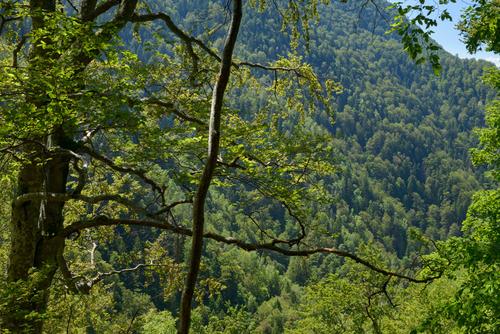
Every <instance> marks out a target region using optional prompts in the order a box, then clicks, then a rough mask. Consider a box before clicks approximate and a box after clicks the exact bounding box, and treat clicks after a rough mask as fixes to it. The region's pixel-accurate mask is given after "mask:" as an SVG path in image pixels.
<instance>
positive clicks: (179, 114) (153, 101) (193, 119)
mask: <svg viewBox="0 0 500 334" xmlns="http://www.w3.org/2000/svg"><path fill="white" fill-rule="evenodd" d="M141 102H142V103H147V104H152V105H157V106H161V107H163V108H165V109H167V110H168V111H169V112H171V113H173V114H174V115H176V116H177V117H179V118H180V119H182V120H185V121H188V122H192V123H196V124H199V125H202V126H203V127H207V124H206V123H205V122H203V121H202V120H200V119H198V118H196V117H192V116H189V115H186V114H185V113H183V112H182V111H180V110H178V109H176V108H175V106H174V104H173V103H172V102H166V101H162V100H160V99H156V98H148V99H144V100H141Z"/></svg>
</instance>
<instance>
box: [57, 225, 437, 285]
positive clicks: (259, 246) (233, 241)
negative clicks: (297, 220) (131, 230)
mask: <svg viewBox="0 0 500 334" xmlns="http://www.w3.org/2000/svg"><path fill="white" fill-rule="evenodd" d="M117 225H129V226H139V227H149V228H158V229H161V230H167V231H171V232H173V233H175V234H180V235H184V236H193V231H191V230H190V229H188V228H186V227H183V226H179V225H174V224H171V223H168V222H166V221H160V220H156V219H120V218H109V217H107V216H97V217H94V218H93V219H89V220H83V221H77V222H74V223H72V224H70V225H68V226H67V227H65V228H64V229H63V231H62V232H61V233H60V235H59V236H60V237H65V238H67V237H70V236H71V235H73V234H76V233H79V232H80V231H81V230H84V229H89V228H93V227H99V226H117ZM203 237H204V238H205V239H211V240H214V241H217V242H220V243H223V244H227V245H234V246H236V247H238V248H241V249H243V250H245V251H248V252H253V251H268V252H275V253H279V254H282V255H286V256H310V255H313V254H333V255H336V256H339V257H343V258H348V259H351V260H352V261H354V262H356V263H359V264H362V265H363V266H365V267H367V268H368V269H371V270H373V271H374V272H377V273H379V274H381V275H384V276H386V277H394V278H399V279H404V280H407V281H409V282H413V283H428V282H431V281H433V280H435V279H438V278H440V277H441V276H442V272H440V271H439V272H438V273H437V274H436V275H435V276H430V277H425V278H416V277H412V276H408V275H405V274H401V273H398V272H395V271H390V270H387V269H384V268H380V267H378V266H376V265H374V264H372V263H371V262H369V261H368V260H365V259H363V258H361V257H359V256H357V255H355V254H353V253H350V252H347V251H343V250H340V249H336V248H329V247H317V248H309V249H302V250H301V249H293V248H291V247H290V248H283V247H279V246H277V245H276V243H273V242H269V243H251V242H246V241H243V240H240V239H237V238H233V237H227V236H223V235H220V234H217V233H213V232H205V233H204V234H203Z"/></svg>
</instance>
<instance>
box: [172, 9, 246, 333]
mask: <svg viewBox="0 0 500 334" xmlns="http://www.w3.org/2000/svg"><path fill="white" fill-rule="evenodd" d="M241 17H242V1H241V0H233V13H232V20H231V26H230V28H229V32H228V34H227V37H226V41H225V44H224V50H223V54H222V60H221V66H220V71H219V76H218V78H217V82H216V84H215V87H214V91H213V95H212V105H211V109H210V124H209V129H208V157H207V162H206V163H205V167H204V169H203V174H202V176H201V179H200V183H199V185H198V191H197V192H196V195H195V198H194V202H193V237H192V239H191V259H190V263H189V272H188V274H187V277H186V283H185V284H184V291H183V292H182V298H181V307H180V315H179V329H178V333H180V334H187V333H189V327H190V323H191V304H192V300H193V295H194V290H195V286H196V280H197V278H198V272H199V270H200V262H201V253H202V250H203V229H204V225H205V200H206V197H207V194H208V189H209V188H210V183H211V182H212V178H213V174H214V170H215V167H216V166H217V158H218V155H219V146H220V130H221V129H220V124H221V116H222V105H223V100H224V93H225V90H226V87H227V84H228V82H229V76H230V74H231V66H232V57H233V51H234V46H235V44H236V38H237V37H238V32H239V29H240V22H241Z"/></svg>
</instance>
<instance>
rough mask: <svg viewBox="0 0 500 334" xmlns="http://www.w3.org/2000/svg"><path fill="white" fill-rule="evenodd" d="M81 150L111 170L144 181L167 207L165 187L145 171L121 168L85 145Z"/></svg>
mask: <svg viewBox="0 0 500 334" xmlns="http://www.w3.org/2000/svg"><path fill="white" fill-rule="evenodd" d="M79 149H80V151H82V152H84V153H87V154H88V155H90V156H91V157H92V158H94V159H96V160H99V161H100V162H102V163H104V164H105V165H107V166H108V167H109V168H111V169H113V170H115V171H117V172H120V173H124V174H132V175H135V176H137V177H139V178H140V179H141V180H142V181H144V182H145V183H146V184H148V185H149V186H150V187H151V189H153V191H157V192H158V193H159V194H160V195H161V202H162V206H165V205H166V204H165V189H164V188H163V187H161V186H160V185H159V184H157V183H156V182H155V181H153V180H152V179H151V178H149V177H148V176H146V171H145V170H142V169H136V168H131V167H123V166H119V165H117V164H115V162H114V161H113V160H111V159H110V158H108V157H106V156H104V155H101V154H99V153H97V152H96V151H94V150H93V149H91V148H89V147H87V146H85V145H81V146H80V148H79Z"/></svg>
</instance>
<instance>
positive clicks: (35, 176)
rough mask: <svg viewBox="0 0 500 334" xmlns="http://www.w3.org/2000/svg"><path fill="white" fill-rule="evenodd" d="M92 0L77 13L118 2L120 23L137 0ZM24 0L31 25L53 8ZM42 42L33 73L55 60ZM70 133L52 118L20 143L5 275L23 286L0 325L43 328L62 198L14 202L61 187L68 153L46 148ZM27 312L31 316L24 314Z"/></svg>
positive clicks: (35, 48)
mask: <svg viewBox="0 0 500 334" xmlns="http://www.w3.org/2000/svg"><path fill="white" fill-rule="evenodd" d="M96 3H97V2H96V1H94V0H86V1H82V2H81V11H80V12H81V17H80V19H81V20H82V21H91V20H94V19H96V17H97V16H99V15H100V14H102V13H104V12H105V11H106V10H107V9H109V8H111V7H112V6H114V5H117V4H119V9H118V12H117V14H116V16H115V18H114V23H115V27H116V28H118V29H120V28H122V27H123V26H124V25H125V24H126V22H127V20H128V19H129V18H130V17H131V16H132V14H133V13H134V10H135V7H136V5H137V0H123V1H120V2H118V1H111V2H109V6H108V5H106V6H105V8H104V9H102V8H101V9H99V8H96ZM29 5H30V17H31V22H32V27H31V28H32V30H36V29H41V28H44V27H45V25H46V22H45V21H46V20H45V18H46V15H47V14H50V13H53V12H54V11H55V10H56V1H55V0H31V1H30V3H29ZM106 37H107V36H106ZM111 37H112V36H109V38H111ZM42 42H43V43H40V44H38V45H37V44H36V43H35V44H34V45H32V47H31V51H30V58H29V65H28V66H29V67H32V68H34V70H33V72H34V73H35V75H39V73H36V65H37V62H38V61H42V62H44V61H47V60H50V59H52V60H57V57H58V56H57V55H54V53H53V52H51V51H50V48H45V47H44V46H43V45H42V44H45V45H50V43H51V40H50V37H47V38H45V39H44V40H43V41H42ZM98 53H99V50H95V54H96V55H98ZM91 61H92V58H90V57H88V56H84V55H83V54H80V55H77V56H76V57H75V59H74V64H73V65H74V66H75V68H77V71H83V70H84V69H85V68H86V66H87V65H88V64H89V63H90V62H91ZM31 96H32V97H30V98H28V99H27V103H32V104H34V105H35V106H36V108H38V109H40V110H43V108H45V106H46V102H43V101H46V100H47V97H46V96H45V93H44V92H43V91H34V92H32V94H31ZM71 138H72V134H71V133H70V134H66V133H65V132H64V130H63V124H54V125H53V126H52V127H51V128H50V129H47V133H46V134H43V135H39V136H38V137H37V138H26V140H25V144H24V145H23V146H22V147H21V149H22V151H23V153H24V154H25V157H26V161H27V162H26V163H24V164H23V165H22V166H21V167H20V171H19V177H18V180H17V191H16V194H15V195H16V196H15V198H14V201H13V204H12V214H11V222H10V225H11V245H10V246H11V247H10V256H9V264H8V268H7V280H8V283H9V284H12V286H13V287H15V289H18V290H19V289H23V291H18V290H16V293H19V294H20V296H12V298H9V301H8V303H7V307H6V308H5V310H3V312H2V315H1V317H2V319H1V321H2V325H1V327H0V330H4V329H5V330H9V331H10V332H13V333H23V332H27V333H41V332H42V324H43V321H42V318H41V317H40V316H39V315H42V314H43V313H44V311H45V310H46V306H47V300H48V297H49V288H50V286H51V284H52V279H53V277H54V274H55V273H56V271H57V269H58V261H57V260H58V255H59V254H62V252H63V251H64V238H61V237H59V234H60V233H61V231H62V230H63V227H64V216H63V208H64V204H65V202H64V201H61V202H59V201H47V200H43V199H31V200H28V201H23V202H22V203H20V204H19V203H16V198H17V197H19V196H21V195H25V194H30V193H44V192H46V193H57V194H65V193H66V186H67V179H68V172H69V163H70V157H68V156H64V155H60V154H58V155H54V154H51V152H50V150H51V149H52V148H62V149H69V147H65V144H67V143H70V142H71ZM68 139H69V140H68ZM33 314H34V315H35V316H33ZM27 315H30V316H29V317H26V316H27Z"/></svg>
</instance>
